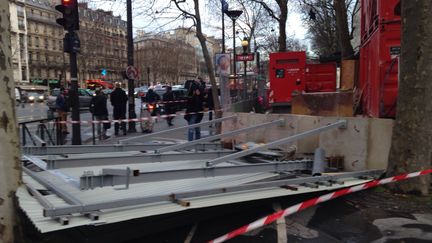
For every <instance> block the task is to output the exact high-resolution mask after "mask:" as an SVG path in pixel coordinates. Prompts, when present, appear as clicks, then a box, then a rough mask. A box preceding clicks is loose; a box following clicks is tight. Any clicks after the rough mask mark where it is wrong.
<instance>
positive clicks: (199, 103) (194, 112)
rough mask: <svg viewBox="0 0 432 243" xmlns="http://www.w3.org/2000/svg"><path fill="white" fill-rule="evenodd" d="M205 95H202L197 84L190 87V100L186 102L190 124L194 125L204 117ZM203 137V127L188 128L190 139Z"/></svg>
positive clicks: (187, 118) (186, 117)
mask: <svg viewBox="0 0 432 243" xmlns="http://www.w3.org/2000/svg"><path fill="white" fill-rule="evenodd" d="M203 110H204V108H203V96H202V95H201V91H200V87H199V86H196V85H192V87H191V88H190V89H189V95H188V100H187V104H186V115H185V119H186V120H187V122H188V125H193V124H197V123H200V122H201V120H202V118H203V115H204V114H203ZM194 133H195V139H200V138H201V128H200V127H195V128H189V130H188V141H192V140H194Z"/></svg>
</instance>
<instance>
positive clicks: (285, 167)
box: [80, 160, 313, 190]
mask: <svg viewBox="0 0 432 243" xmlns="http://www.w3.org/2000/svg"><path fill="white" fill-rule="evenodd" d="M312 164H313V162H312V160H298V161H285V162H273V163H263V164H245V165H234V166H221V167H207V168H206V167H204V168H194V169H178V170H166V171H150V172H140V171H139V170H133V169H130V168H129V167H128V168H126V169H124V170H123V169H110V168H104V169H102V173H101V174H100V175H89V174H88V173H87V174H86V173H85V174H83V175H82V176H81V177H80V189H81V190H87V189H93V188H95V187H104V186H115V185H126V187H128V186H129V184H132V183H145V182H154V181H166V180H181V179H190V178H198V177H202V178H206V177H216V176H226V175H235V174H252V173H264V172H270V173H282V172H287V171H296V170H310V169H312Z"/></svg>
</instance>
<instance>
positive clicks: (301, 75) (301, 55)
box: [269, 51, 306, 106]
mask: <svg viewBox="0 0 432 243" xmlns="http://www.w3.org/2000/svg"><path fill="white" fill-rule="evenodd" d="M269 65H270V66H269V80H270V89H271V97H269V98H270V99H269V101H270V104H271V105H272V106H273V105H289V104H290V103H291V99H292V96H291V94H292V93H293V92H297V93H298V92H302V91H303V90H305V87H306V83H305V68H306V52H304V51H300V52H276V53H270V61H269Z"/></svg>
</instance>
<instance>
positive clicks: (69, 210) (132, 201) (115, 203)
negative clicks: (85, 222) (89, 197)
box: [44, 170, 383, 217]
mask: <svg viewBox="0 0 432 243" xmlns="http://www.w3.org/2000/svg"><path fill="white" fill-rule="evenodd" d="M382 172H383V171H382V170H370V171H358V172H347V173H341V174H338V175H326V176H311V177H306V178H296V179H286V180H278V181H270V182H258V183H250V184H244V185H238V186H230V187H223V188H213V189H207V190H199V191H189V192H179V193H175V194H169V195H158V196H150V197H133V198H124V199H119V200H112V201H107V202H100V203H92V204H85V205H79V206H66V207H56V208H51V209H44V216H51V217H53V216H63V215H69V214H73V213H81V214H86V213H89V212H94V211H99V210H103V209H111V208H119V207H128V206H136V205H142V204H149V203H155V202H170V201H173V200H176V199H177V200H179V199H182V198H183V199H185V198H194V197H201V196H209V195H215V194H224V193H234V192H240V191H250V190H258V189H265V188H273V187H282V186H286V185H293V184H297V185H298V184H301V183H315V182H321V181H337V180H341V179H346V178H353V177H358V176H363V175H371V176H379V175H380V174H381V173H382ZM329 189H331V188H329Z"/></svg>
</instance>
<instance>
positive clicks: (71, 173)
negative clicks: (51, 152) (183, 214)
mask: <svg viewBox="0 0 432 243" xmlns="http://www.w3.org/2000/svg"><path fill="white" fill-rule="evenodd" d="M203 165H204V161H176V162H164V163H145V164H123V165H116V166H95V167H86V168H85V169H84V168H67V169H60V170H55V171H45V172H39V173H40V174H43V175H44V177H45V179H47V180H49V181H50V182H51V183H53V184H55V185H56V186H58V187H59V188H61V189H63V190H65V191H67V192H68V193H70V194H71V195H73V196H74V197H76V198H77V199H79V200H80V201H81V202H82V203H83V204H92V203H97V202H107V201H113V200H118V199H126V198H135V197H149V196H157V195H170V194H172V193H180V192H187V191H198V190H205V189H211V188H223V187H228V186H236V185H242V184H247V183H251V182H255V181H259V180H264V179H267V178H270V177H273V176H274V174H272V173H257V174H241V175H230V176H219V177H208V178H193V179H183V180H167V181H159V182H151V183H139V184H131V185H130V186H129V189H122V186H116V187H104V188H96V189H93V190H86V191H81V190H79V189H78V188H77V185H76V184H74V183H73V181H71V178H73V179H76V180H77V181H79V176H81V175H82V173H83V171H84V170H86V171H89V170H90V171H94V172H95V174H98V173H99V171H101V170H102V168H117V169H125V168H126V167H130V168H131V169H139V170H140V171H154V170H172V169H184V168H199V167H202V166H203ZM224 165H225V166H226V165H229V164H228V163H225V164H220V166H224ZM23 179H24V182H25V183H28V184H30V185H32V187H34V188H36V189H44V187H43V186H42V185H40V184H39V183H37V182H36V181H35V180H33V179H32V178H30V177H29V176H26V175H24V176H23ZM364 182H365V180H357V179H352V180H346V182H345V185H333V186H332V187H331V188H330V187H325V186H320V187H319V188H318V189H313V188H307V187H300V188H299V190H298V191H291V190H286V189H281V188H273V189H260V190H253V191H248V192H241V193H239V192H237V193H230V194H228V193H227V194H217V195H209V196H205V197H197V198H190V199H188V201H190V203H191V205H190V206H189V207H183V206H180V205H178V204H175V203H172V202H168V201H166V202H159V203H152V204H147V205H139V206H134V207H125V208H116V209H109V210H106V209H105V210H101V211H100V217H99V220H97V221H92V220H90V219H89V218H86V217H84V216H81V215H73V216H71V217H70V219H69V225H65V226H63V225H60V223H58V222H57V221H56V220H55V219H52V218H46V217H43V215H42V211H43V207H42V206H41V205H40V204H39V203H38V202H37V201H36V199H35V198H33V197H32V196H31V195H29V193H28V192H27V190H26V189H25V186H22V187H21V188H19V190H18V191H17V196H18V198H19V203H20V206H21V208H22V209H23V210H24V211H25V212H26V214H27V215H28V217H29V218H30V220H31V221H32V222H33V223H34V225H35V226H36V227H37V228H38V229H39V230H40V231H41V232H50V231H56V230H62V229H66V228H71V227H76V226H80V225H89V224H91V225H98V224H108V223H116V222H121V221H126V220H130V219H135V218H142V217H148V216H153V215H160V214H168V213H172V212H178V211H182V210H188V209H194V208H203V207H210V206H216V205H223V204H231V203H237V202H245V201H251V200H256V199H264V198H272V197H279V196H285V195H293V194H300V193H308V192H316V191H321V190H329V189H336V188H340V187H346V186H351V185H355V184H360V183H364ZM123 188H124V187H123ZM45 198H46V199H47V200H49V201H50V203H52V204H53V205H54V206H55V207H61V206H65V205H66V203H65V202H64V201H63V200H62V199H60V198H58V197H57V196H55V195H48V196H45Z"/></svg>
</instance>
